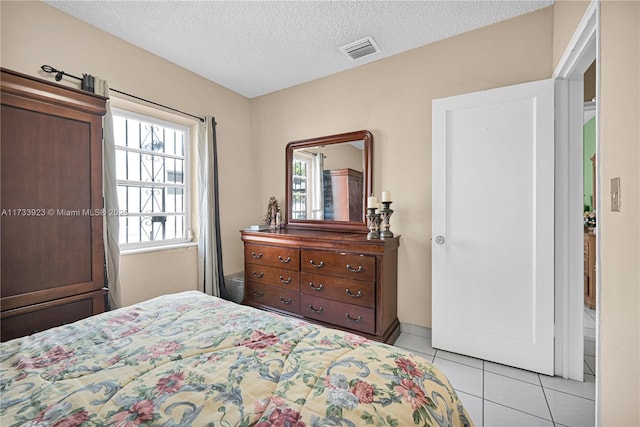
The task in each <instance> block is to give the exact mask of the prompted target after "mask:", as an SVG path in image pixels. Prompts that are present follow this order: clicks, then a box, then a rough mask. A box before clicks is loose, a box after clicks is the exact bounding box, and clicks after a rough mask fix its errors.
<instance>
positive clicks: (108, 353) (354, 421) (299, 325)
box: [0, 291, 472, 427]
mask: <svg viewBox="0 0 640 427" xmlns="http://www.w3.org/2000/svg"><path fill="white" fill-rule="evenodd" d="M0 348H1V350H2V353H1V355H0V362H1V365H0V373H1V379H0V393H1V398H0V424H1V425H2V426H4V427H9V426H23V425H26V426H56V427H61V426H81V425H82V426H119V427H124V426H138V425H153V426H156V425H163V426H254V425H255V426H259V427H263V426H291V427H304V426H314V427H320V426H366V425H372V426H398V427H402V426H412V425H420V426H423V425H428V426H432V425H437V426H464V425H472V423H471V421H470V418H469V416H468V415H467V413H466V412H465V410H464V408H463V407H462V404H461V402H460V401H459V400H458V397H457V396H456V394H455V392H454V391H453V388H452V387H451V385H450V384H449V382H448V381H447V379H446V378H445V376H444V375H443V374H442V372H440V371H439V370H438V369H437V368H435V367H434V366H433V365H431V364H430V363H429V362H427V361H426V360H424V359H422V358H420V357H417V356H414V355H413V354H411V353H409V352H406V351H403V350H400V349H398V348H395V347H392V346H388V345H385V344H379V343H375V342H372V341H368V340H366V339H364V338H362V337H359V336H357V335H353V334H349V333H345V332H341V331H336V330H332V329H328V328H323V327H319V326H316V325H312V324H309V323H306V322H304V321H302V320H297V319H293V318H288V317H283V316H278V315H276V314H271V313H267V312H263V311H260V310H257V309H254V308H251V307H245V306H241V305H237V304H234V303H230V302H227V301H224V300H222V299H219V298H215V297H211V296H207V295H205V294H202V293H200V292H195V291H193V292H183V293H179V294H174V295H166V296H162V297H159V298H156V299H153V300H150V301H147V302H144V303H141V304H137V305H134V306H130V307H125V308H122V309H119V310H114V311H111V312H107V313H104V314H101V315H98V316H94V317H91V318H88V319H84V320H81V321H79V322H76V323H73V324H70V325H65V326H62V327H59V328H55V329H51V330H48V331H44V332H41V333H38V334H35V335H32V336H30V337H25V338H20V339H16V340H13V341H9V342H6V343H3V344H2V345H1V347H0Z"/></svg>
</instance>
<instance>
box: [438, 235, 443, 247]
mask: <svg viewBox="0 0 640 427" xmlns="http://www.w3.org/2000/svg"><path fill="white" fill-rule="evenodd" d="M443 243H444V236H436V244H438V245H442V244H443Z"/></svg>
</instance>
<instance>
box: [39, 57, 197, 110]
mask: <svg viewBox="0 0 640 427" xmlns="http://www.w3.org/2000/svg"><path fill="white" fill-rule="evenodd" d="M40 69H42V71H44V72H45V73H49V74H53V73H55V74H56V76H55V79H56V81H57V82H59V81H60V80H62V76H68V77H71V78H74V79H76V80H80V81H83V78H82V77H78V76H74V75H73V74H69V73H66V72H64V71H60V70H56V69H55V68H53V67H52V66H51V65H43V66H42V67H40ZM109 90H111V91H113V92H116V93H119V94H121V95H125V96H128V97H131V98H134V99H137V100H139V101H144V102H147V103H149V104H153V105H157V106H158V107H162V108H166V109H167V110H171V111H175V112H176V113H180V114H184V115H185V116H189V117H193V118H194V119H198V120H200V121H201V122H204V121H205V120H204V119H203V118H202V117H200V116H196V115H193V114H189V113H185V112H184V111H180V110H178V109H175V108H172V107H167V106H166V105H162V104H159V103H157V102H153V101H149V100H148V99H144V98H141V97H139V96H135V95H131V94H130V93H127V92H123V91H121V90H118V89H114V88H109Z"/></svg>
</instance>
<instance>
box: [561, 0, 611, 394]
mask: <svg viewBox="0 0 640 427" xmlns="http://www.w3.org/2000/svg"><path fill="white" fill-rule="evenodd" d="M598 16H599V5H598V2H592V3H590V4H589V6H588V7H587V10H586V11H585V14H584V15H583V18H582V20H581V21H580V23H579V24H578V27H577V29H576V31H575V33H574V35H573V37H572V39H571V41H570V42H569V44H568V46H567V48H566V49H565V52H564V54H563V55H562V57H561V58H560V61H559V63H558V65H557V67H556V69H555V70H554V73H553V78H554V79H556V82H557V85H556V199H555V200H556V221H555V227H556V244H555V248H556V257H555V264H556V267H557V268H556V277H555V295H556V304H555V306H556V307H555V310H556V311H555V314H556V316H555V318H556V348H555V356H556V357H555V360H556V366H555V375H558V376H562V377H563V378H568V379H573V380H577V381H582V380H583V379H584V377H585V372H584V371H585V361H584V356H585V340H584V336H585V330H584V326H585V305H584V272H585V265H584V250H583V248H584V241H585V238H584V236H585V233H584V206H585V204H584V193H583V189H584V184H583V179H584V172H583V170H584V163H583V160H584V159H583V145H584V141H583V131H584V128H583V126H584V99H585V87H584V81H585V73H586V72H587V70H588V69H589V68H590V67H591V66H592V64H594V61H595V65H594V66H593V68H594V71H595V98H596V100H597V99H598V98H599V97H600V96H599V67H598V58H597V55H598V48H597V46H598V43H599V42H598V37H599V35H598V34H599V33H598ZM595 107H596V108H595V139H596V143H595V146H596V148H595V153H596V155H595V158H594V160H596V167H595V182H596V185H595V191H594V195H593V205H594V206H595V208H596V209H595V210H596V212H597V210H598V207H599V206H600V202H599V199H600V196H599V195H600V191H599V190H598V186H599V173H598V167H597V158H598V129H599V124H598V106H597V103H596V105H595ZM595 240H596V241H598V240H599V235H598V231H597V228H596V229H595ZM594 252H595V255H596V256H595V258H596V261H595V266H594V282H595V289H596V292H595V298H596V301H597V299H598V298H599V292H597V289H598V287H599V286H600V277H599V271H598V268H597V265H598V258H599V255H598V252H597V248H596V249H595V250H594ZM597 306H598V304H597V302H596V308H597ZM594 323H595V325H593V326H595V330H594V332H595V334H594V338H595V340H593V344H591V343H589V344H588V346H589V347H590V348H591V350H588V351H590V352H593V353H595V354H596V355H597V352H598V315H597V311H596V312H595V319H594ZM593 347H595V349H593ZM593 350H594V351H593ZM596 355H594V356H593V357H594V359H593V361H594V362H595V360H596V359H595V358H596ZM594 365H595V366H594V368H595V369H594V371H596V372H595V373H597V370H598V367H597V364H596V363H594ZM597 394H598V387H597V375H596V395H597ZM596 399H597V398H596ZM596 406H597V405H596Z"/></svg>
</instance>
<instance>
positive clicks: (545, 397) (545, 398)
mask: <svg viewBox="0 0 640 427" xmlns="http://www.w3.org/2000/svg"><path fill="white" fill-rule="evenodd" d="M538 381H539V382H540V388H541V389H542V395H543V396H544V403H546V404H547V409H548V410H549V416H550V417H551V422H552V423H553V425H554V426H555V425H556V422H555V420H554V419H553V412H551V405H550V404H549V399H548V398H547V393H545V391H544V385H543V384H542V378H540V374H538Z"/></svg>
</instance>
